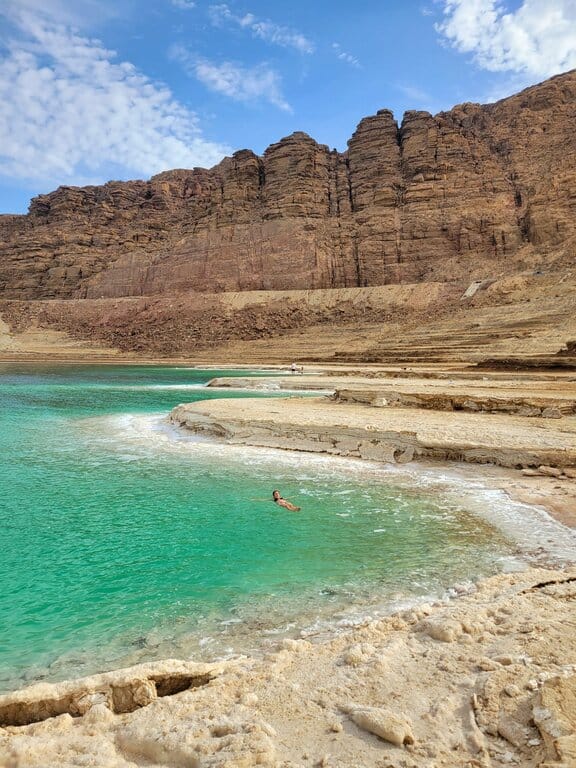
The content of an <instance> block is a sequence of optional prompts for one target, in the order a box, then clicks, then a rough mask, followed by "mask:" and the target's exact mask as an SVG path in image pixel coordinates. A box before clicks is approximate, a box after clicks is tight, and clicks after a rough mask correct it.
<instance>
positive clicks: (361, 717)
mask: <svg viewBox="0 0 576 768" xmlns="http://www.w3.org/2000/svg"><path fill="white" fill-rule="evenodd" d="M343 710H344V711H345V712H347V714H348V715H349V716H350V719H351V720H352V721H353V722H354V723H356V725H357V726H358V727H359V728H362V729H363V730H365V731H369V732H370V733H374V734H375V735H376V736H379V737H380V738H381V739H384V740H385V741H389V742H390V743H391V744H395V745H396V746H397V747H402V746H403V745H405V744H414V734H413V733H412V723H411V722H410V720H409V719H408V718H407V717H406V715H404V714H402V713H400V714H397V713H396V712H392V711H391V710H389V709H384V708H381V707H358V706H354V705H348V706H346V707H343Z"/></svg>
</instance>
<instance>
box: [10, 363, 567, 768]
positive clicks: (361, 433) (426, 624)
mask: <svg viewBox="0 0 576 768" xmlns="http://www.w3.org/2000/svg"><path fill="white" fill-rule="evenodd" d="M278 372H280V371H278ZM473 376H475V378H471V377H473ZM246 381H250V383H249V384H246V383H244V384H242V382H241V381H239V380H235V381H234V382H233V383H232V384H231V383H230V381H226V380H220V381H217V382H214V386H215V387H216V388H218V387H230V386H244V387H246V386H257V387H259V388H261V389H265V388H266V387H269V388H272V389H274V390H276V391H278V390H280V391H283V390H285V391H286V394H287V397H286V398H274V399H269V400H264V399H241V400H218V399H212V400H209V401H201V402H195V403H192V404H189V405H187V404H183V405H181V406H178V407H177V408H175V409H174V410H173V411H172V412H171V414H170V421H171V423H172V424H173V425H174V426H175V427H176V428H177V429H179V430H180V429H183V430H188V431H190V432H191V433H193V434H199V435H201V436H202V437H203V438H204V439H207V440H208V441H214V443H215V444H216V443H221V444H226V445H230V446H238V450H242V447H248V446H250V447H256V448H258V447H260V448H264V449H266V448H268V449H274V450H277V449H283V450H290V451H294V452H298V453H299V454H302V455H305V454H306V453H309V454H325V455H327V456H331V457H333V460H334V461H335V462H337V461H349V460H354V461H364V462H367V463H369V464H370V467H372V468H373V469H372V471H378V470H377V468H378V467H382V471H386V468H387V467H394V468H397V469H398V470H399V471H400V470H406V471H409V472H413V473H414V477H416V476H417V475H418V473H419V472H421V473H425V472H426V471H427V470H428V469H434V468H436V469H438V470H440V469H442V468H444V470H445V474H446V477H447V478H448V479H447V480H446V481H445V482H451V483H453V484H454V486H455V487H456V489H457V487H458V484H459V483H460V484H461V485H462V488H463V489H464V486H466V485H468V486H470V488H469V489H468V491H469V492H470V493H472V494H474V492H475V485H474V478H475V477H476V478H477V479H478V482H480V478H481V483H482V487H483V488H484V487H485V488H491V489H494V491H495V492H498V493H500V494H504V493H505V494H508V495H509V497H510V498H511V499H512V500H514V501H516V502H518V503H519V504H524V505H526V508H527V510H526V514H527V515H528V514H532V512H530V509H532V510H533V514H535V515H539V516H540V519H541V520H542V521H546V520H549V521H550V525H551V526H558V525H560V526H564V530H566V531H567V533H566V538H565V541H566V542H568V549H567V550H566V549H565V550H562V551H560V550H558V551H556V552H554V551H553V548H552V547H551V546H550V547H549V548H547V541H546V540H544V539H543V540H542V541H541V542H540V543H539V542H538V541H534V542H532V543H531V544H530V546H529V547H528V549H530V550H531V553H530V555H529V556H527V557H526V558H525V559H526V562H525V565H524V566H523V568H524V569H523V570H520V571H517V572H516V571H515V572H511V573H502V574H499V575H495V576H492V577H490V578H487V579H483V580H481V581H479V582H466V583H456V584H453V585H452V589H451V590H450V593H449V594H447V595H446V596H445V599H441V600H439V599H434V600H432V601H431V602H428V603H426V602H422V601H418V602H415V603H414V604H413V605H407V606H405V607H401V608H399V609H398V610H397V611H396V612H395V613H394V614H392V615H390V616H382V617H380V616H379V617H377V618H374V617H370V616H364V617H363V618H362V619H360V620H358V621H354V622H349V623H348V624H347V620H346V618H345V617H340V618H339V617H334V619H333V628H332V629H330V628H322V629H316V630H315V629H314V628H310V627H301V628H300V630H299V631H297V632H296V633H295V636H294V637H290V638H283V639H279V640H278V642H277V643H276V645H275V646H271V645H270V644H269V645H268V647H267V649H266V650H265V652H264V653H263V655H262V654H260V655H253V656H236V657H233V658H229V659H226V660H224V661H217V662H214V663H209V662H208V663H198V662H197V661H195V660H193V659H191V660H180V661H158V662H153V663H149V664H145V665H141V666H138V667H133V668H130V669H125V670H119V671H117V672H109V673H105V674H103V675H96V676H92V677H88V678H83V679H79V680H72V681H69V682H60V683H40V684H38V685H35V686H32V687H30V688H28V689H24V690H20V691H15V692H13V693H10V694H6V695H4V696H1V697H0V722H1V723H2V726H3V727H2V729H1V730H0V756H1V757H0V764H1V765H5V766H10V767H12V766H48V765H63V766H65V765H70V766H71V765H78V764H82V765H93V766H102V765H106V766H118V767H120V766H121V767H122V768H128V767H130V768H133V766H146V765H158V766H160V765H161V766H219V767H222V768H224V767H225V766H226V767H229V768H232V767H236V766H238V767H239V768H240V767H241V766H253V765H254V766H255V765H263V766H275V767H277V768H296V767H297V766H298V767H299V766H328V767H329V766H333V767H334V768H337V767H340V766H342V767H343V768H348V767H349V768H358V766H366V768H368V767H370V768H372V767H374V768H381V767H383V766H386V768H421V766H426V767H427V768H428V767H429V768H440V766H443V767H446V768H450V767H452V766H453V767H454V768H460V766H475V767H476V766H480V767H482V768H483V767H486V768H489V767H490V766H499V765H520V766H527V767H528V768H537V767H538V766H540V767H541V768H544V767H545V766H546V768H551V767H552V766H556V768H561V767H562V766H571V765H574V764H576V736H575V728H576V706H575V702H576V627H575V609H574V605H575V603H574V599H575V597H576V570H575V567H574V556H573V557H572V558H570V542H571V541H573V533H571V532H570V530H567V529H570V528H574V525H575V521H574V509H575V505H574V500H575V484H576V479H575V474H576V472H575V469H576V439H575V438H576V417H575V415H574V403H575V396H574V395H575V391H574V390H575V386H576V385H575V383H574V381H573V377H571V376H570V374H566V375H562V374H560V375H553V376H550V375H549V374H540V375H539V374H533V375H532V376H530V377H524V376H520V375H516V376H514V375H510V374H507V375H502V374H501V373H498V374H482V376H481V377H478V374H477V373H474V372H470V371H465V370H458V369H450V370H444V371H442V370H440V369H437V370H430V369H426V370H420V371H418V370H414V369H412V370H411V371H406V370H395V369H383V368H376V367H374V368H366V369H364V370H363V371H360V372H358V371H357V370H351V369H349V370H344V372H343V371H342V370H340V371H336V370H329V369H322V370H320V369H318V370H317V371H315V372H312V371H307V372H306V375H304V376H300V375H290V374H288V375H285V376H284V377H283V378H279V377H278V376H276V377H275V378H270V379H257V380H255V379H252V380H246ZM303 389H304V390H309V391H323V392H324V393H325V394H323V395H322V396H317V397H305V398H302V397H298V396H297V395H298V391H300V390H303ZM462 394H464V396H465V397H464V400H462V399H459V398H460V396H461V395H462ZM482 498H486V499H489V496H486V497H482ZM486 504H489V501H487V502H486ZM304 513H305V510H304ZM287 514H289V513H287ZM294 514H295V513H294ZM486 514H488V517H489V510H488V511H487V512H486ZM515 525H517V523H515ZM542 530H548V529H542ZM517 535H518V538H519V539H521V538H522V535H521V534H517Z"/></svg>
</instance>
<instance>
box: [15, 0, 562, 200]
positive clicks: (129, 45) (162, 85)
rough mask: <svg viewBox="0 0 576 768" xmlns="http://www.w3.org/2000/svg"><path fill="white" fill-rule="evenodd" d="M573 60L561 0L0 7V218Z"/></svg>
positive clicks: (434, 107)
mask: <svg viewBox="0 0 576 768" xmlns="http://www.w3.org/2000/svg"><path fill="white" fill-rule="evenodd" d="M574 68H576V0H355V2H350V0H290V2H278V0H276V2H274V1H273V0H226V2H220V0H214V1H211V0H0V213H25V212H26V211H27V208H28V204H29V201H30V198H31V197H33V196H35V195H37V194H43V193H46V192H50V191H52V190H54V189H56V188H57V187H58V186H60V185H73V186H84V185H89V184H102V183H105V182H106V181H109V180H112V179H116V180H118V179H120V180H126V179H147V178H150V176H152V175H154V174H156V173H160V172H161V171H164V170H169V169H172V168H193V167H196V166H200V167H205V168H209V167H211V166H213V165H215V164H216V163H218V162H219V161H220V160H221V159H222V158H223V157H224V156H226V155H229V154H231V153H232V152H235V151H237V150H239V149H245V148H248V149H252V150H254V151H255V152H257V153H258V154H262V153H263V152H264V150H265V149H266V147H267V146H269V145H270V144H273V143H275V142H277V141H279V140H280V139H281V138H282V137H284V136H288V135H289V134H291V133H292V132H293V131H305V132H306V133H308V134H310V135H311V136H312V137H313V138H314V139H316V140H317V141H318V142H319V143H322V144H327V145H328V146H329V147H330V148H336V149H338V150H340V151H344V150H345V149H346V143H347V141H348V139H349V138H350V137H351V135H352V134H353V132H354V130H355V128H356V126H357V124H358V122H359V121H360V120H361V119H362V118H363V117H365V116H367V115H370V114H374V113H375V112H376V111H377V110H379V109H383V108H387V109H391V110H392V111H393V112H394V115H395V117H396V119H397V120H398V122H400V121H401V120H402V115H403V113H404V112H405V111H406V110H408V109H421V110H427V111H429V112H431V113H432V114H436V113H437V112H440V111H443V110H448V109H450V108H451V107H453V106H454V105H455V104H459V103H462V102H466V101H473V102H481V103H487V102H491V101H495V100H498V99H500V98H504V97H506V96H509V95H511V94H513V93H516V92H518V91H519V90H521V89H523V88H525V87H527V86H529V85H533V84H535V83H538V82H541V81H542V80H545V79H546V78H548V77H550V76H552V75H555V74H559V73H561V72H565V71H568V70H570V69H574Z"/></svg>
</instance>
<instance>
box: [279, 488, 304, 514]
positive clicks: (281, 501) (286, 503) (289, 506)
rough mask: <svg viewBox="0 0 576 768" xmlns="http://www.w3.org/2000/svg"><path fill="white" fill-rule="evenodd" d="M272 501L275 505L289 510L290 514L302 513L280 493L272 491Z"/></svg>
mask: <svg viewBox="0 0 576 768" xmlns="http://www.w3.org/2000/svg"><path fill="white" fill-rule="evenodd" d="M272 501H273V502H274V503H275V504H278V506H279V507H284V509H289V510H290V512H300V507H295V506H294V504H292V503H291V502H290V501H288V500H287V499H283V498H282V496H280V491H277V490H275V491H272Z"/></svg>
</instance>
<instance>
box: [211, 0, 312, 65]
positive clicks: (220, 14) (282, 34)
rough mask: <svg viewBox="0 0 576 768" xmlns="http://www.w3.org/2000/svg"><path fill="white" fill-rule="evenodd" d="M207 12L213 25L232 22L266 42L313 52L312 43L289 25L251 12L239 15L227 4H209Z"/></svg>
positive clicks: (304, 51)
mask: <svg viewBox="0 0 576 768" xmlns="http://www.w3.org/2000/svg"><path fill="white" fill-rule="evenodd" d="M208 13H209V16H210V19H211V21H212V24H214V26H223V25H225V24H232V25H236V26H238V27H240V28H241V29H247V30H249V31H250V32H252V34H253V35H254V37H258V38H260V39H261V40H264V41H265V42H267V43H272V44H273V45H279V46H281V47H282V48H295V49H296V50H297V51H298V52H299V53H314V44H313V43H312V42H311V41H310V40H309V39H308V38H307V37H305V36H304V35H303V34H301V33H300V32H295V31H294V30H291V29H290V28H289V27H284V26H281V25H280V24H275V23H274V22H272V21H264V20H261V19H258V18H257V17H256V16H254V14H252V13H246V14H244V16H239V15H237V14H234V13H232V11H231V10H230V8H229V7H228V5H226V4H225V3H222V4H220V5H211V6H210V7H209V9H208Z"/></svg>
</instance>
